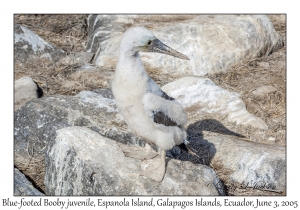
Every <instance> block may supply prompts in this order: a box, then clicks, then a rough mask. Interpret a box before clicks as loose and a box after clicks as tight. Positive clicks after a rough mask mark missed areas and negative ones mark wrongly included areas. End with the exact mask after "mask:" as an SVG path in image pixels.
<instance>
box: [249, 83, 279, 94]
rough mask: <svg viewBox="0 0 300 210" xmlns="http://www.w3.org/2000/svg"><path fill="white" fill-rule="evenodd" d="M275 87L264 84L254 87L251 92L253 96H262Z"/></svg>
mask: <svg viewBox="0 0 300 210" xmlns="http://www.w3.org/2000/svg"><path fill="white" fill-rule="evenodd" d="M276 90H277V89H276V88H275V87H273V86H271V85H264V86H261V87H258V88H256V89H255V90H254V91H253V92H252V93H251V94H252V95H255V96H264V95H267V94H269V93H273V92H275V91H276Z"/></svg>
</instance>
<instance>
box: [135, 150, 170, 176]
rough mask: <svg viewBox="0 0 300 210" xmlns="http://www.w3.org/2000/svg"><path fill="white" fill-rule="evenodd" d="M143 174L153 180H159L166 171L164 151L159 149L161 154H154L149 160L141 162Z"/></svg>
mask: <svg viewBox="0 0 300 210" xmlns="http://www.w3.org/2000/svg"><path fill="white" fill-rule="evenodd" d="M141 167H142V170H143V175H144V176H146V177H148V178H150V179H153V180H154V181H157V182H161V181H162V180H163V178H164V176H165V173H166V151H165V150H161V156H160V157H159V156H156V157H155V158H153V159H151V160H145V161H143V162H142V165H141Z"/></svg>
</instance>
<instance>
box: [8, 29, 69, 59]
mask: <svg viewBox="0 0 300 210" xmlns="http://www.w3.org/2000/svg"><path fill="white" fill-rule="evenodd" d="M14 32H15V34H14V52H15V53H14V61H15V64H19V65H22V64H24V63H28V62H32V61H33V60H34V59H36V58H40V57H44V58H48V59H49V60H53V61H58V60H59V59H60V58H61V56H63V55H65V52H64V51H63V50H61V49H59V48H58V47H56V46H55V45H54V44H51V43H49V42H47V41H45V40H44V39H42V38H41V37H39V36H38V35H37V34H35V33H34V32H33V31H31V30H29V29H27V28H26V27H24V26H21V25H18V24H15V25H14Z"/></svg>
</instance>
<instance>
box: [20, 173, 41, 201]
mask: <svg viewBox="0 0 300 210" xmlns="http://www.w3.org/2000/svg"><path fill="white" fill-rule="evenodd" d="M30 195H35V196H43V195H44V194H43V193H41V192H40V191H38V190H37V189H36V188H34V186H33V185H32V183H31V182H29V181H28V179H27V178H26V177H25V175H24V174H22V173H21V172H20V171H19V170H18V169H17V168H15V169H14V196H30Z"/></svg>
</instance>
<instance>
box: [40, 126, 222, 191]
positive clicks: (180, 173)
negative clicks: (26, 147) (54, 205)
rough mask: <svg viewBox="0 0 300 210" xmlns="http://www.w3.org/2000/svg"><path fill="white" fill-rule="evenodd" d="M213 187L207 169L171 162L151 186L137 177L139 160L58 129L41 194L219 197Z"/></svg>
mask: <svg viewBox="0 0 300 210" xmlns="http://www.w3.org/2000/svg"><path fill="white" fill-rule="evenodd" d="M219 183H220V180H219V179H218V177H217V175H216V174H215V172H214V171H213V170H212V169H211V168H209V167H207V166H203V165H194V164H192V163H190V162H182V161H179V160H173V159H172V160H170V161H169V162H168V163H167V167H166V174H165V177H164V179H163V180H162V182H160V183H159V182H155V181H153V180H151V179H148V178H146V177H144V176H142V175H141V160H137V159H134V158H130V157H126V156H125V155H124V154H123V152H122V150H121V148H120V147H118V145H117V143H116V141H113V140H111V139H108V138H105V137H103V136H101V135H99V134H98V133H96V132H94V131H92V130H90V129H88V128H83V127H68V128H63V129H60V130H58V131H57V136H56V139H55V142H54V144H52V145H51V147H49V150H48V152H47V156H46V174H45V185H46V194H47V195H123V196H124V195H218V194H221V195H223V194H224V191H222V188H221V189H220V190H219V191H218V189H217V187H216V186H217V185H218V184H219Z"/></svg>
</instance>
